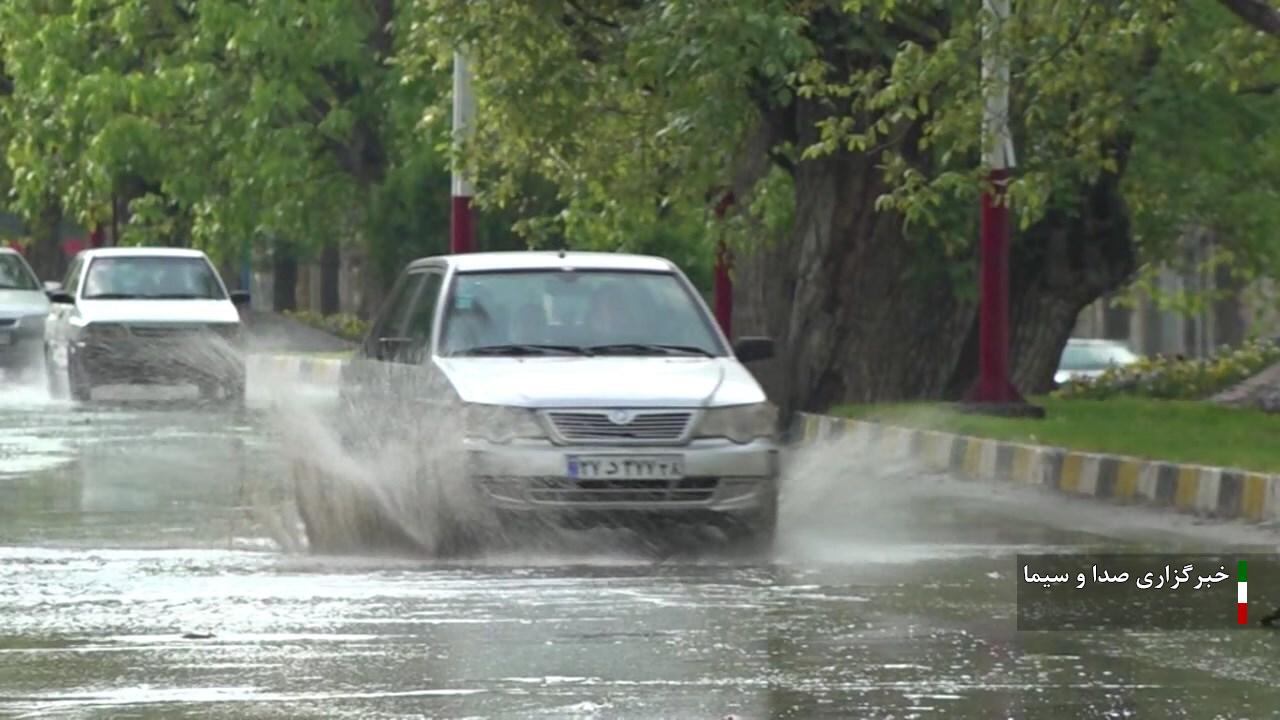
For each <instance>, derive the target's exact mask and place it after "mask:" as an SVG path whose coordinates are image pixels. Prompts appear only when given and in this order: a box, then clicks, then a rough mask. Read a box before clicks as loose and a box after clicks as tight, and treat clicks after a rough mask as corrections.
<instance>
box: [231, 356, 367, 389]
mask: <svg viewBox="0 0 1280 720" xmlns="http://www.w3.org/2000/svg"><path fill="white" fill-rule="evenodd" d="M246 364H247V366H248V371H249V372H251V373H254V374H255V375H261V374H266V375H268V376H275V377H285V378H288V379H291V380H298V381H301V382H305V383H309V384H312V385H332V386H337V384H338V382H339V380H340V379H341V377H342V367H343V365H345V364H346V361H345V360H342V359H340V358H319V357H308V356H306V355H280V354H255V355H249V356H248V358H247V360H246Z"/></svg>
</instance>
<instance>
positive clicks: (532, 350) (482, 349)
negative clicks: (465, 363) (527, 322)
mask: <svg viewBox="0 0 1280 720" xmlns="http://www.w3.org/2000/svg"><path fill="white" fill-rule="evenodd" d="M457 354H458V355H552V354H560V355H590V354H591V353H590V352H589V351H588V350H587V349H586V348H583V347H579V346H577V345H542V344H536V343H508V344H505V345H480V346H478V347H472V348H467V349H465V350H459V351H458V353H457Z"/></svg>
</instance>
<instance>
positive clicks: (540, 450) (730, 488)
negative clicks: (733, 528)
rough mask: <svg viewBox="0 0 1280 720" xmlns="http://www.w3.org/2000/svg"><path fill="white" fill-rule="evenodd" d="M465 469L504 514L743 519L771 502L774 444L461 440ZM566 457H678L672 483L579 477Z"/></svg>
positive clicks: (775, 459)
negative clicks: (716, 515) (636, 514)
mask: <svg viewBox="0 0 1280 720" xmlns="http://www.w3.org/2000/svg"><path fill="white" fill-rule="evenodd" d="M465 450H466V459H467V472H468V475H469V476H470V478H471V480H472V482H473V483H474V485H475V486H476V487H477V488H479V490H480V492H481V494H482V496H483V497H484V498H485V499H487V501H488V502H489V503H490V504H491V505H492V506H494V507H496V508H498V509H501V510H508V511H540V510H548V509H553V510H561V511H583V512H595V511H609V512H613V511H637V512H644V513H655V512H657V513H690V512H695V513H696V512H712V513H733V514H739V513H741V514H747V513H752V512H755V511H758V510H761V509H764V508H767V507H769V506H770V505H771V504H772V503H773V502H774V501H775V498H776V493H777V475H778V450H777V446H776V445H775V444H774V443H772V442H768V441H764V440H759V441H755V442H751V443H747V444H737V443H734V442H731V441H729V440H695V441H694V442H692V443H690V444H688V445H684V446H680V447H670V446H653V447H616V446H605V447H602V446H585V445H579V446H561V445H553V444H551V443H550V442H545V441H537V442H533V441H529V442H512V443H509V444H505V445H498V444H494V443H489V442H485V441H479V440H467V441H466V445H465ZM571 456H615V457H640V456H648V457H653V456H662V457H670V456H678V457H679V459H680V461H681V463H682V467H683V472H682V473H681V476H680V477H679V478H674V479H636V478H634V477H631V478H619V479H582V478H577V477H572V476H571V475H570V472H569V458H570V457H571Z"/></svg>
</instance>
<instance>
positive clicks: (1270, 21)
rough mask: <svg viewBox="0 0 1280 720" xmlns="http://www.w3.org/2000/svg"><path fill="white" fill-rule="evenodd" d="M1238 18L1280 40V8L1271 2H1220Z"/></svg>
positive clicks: (1223, 0)
mask: <svg viewBox="0 0 1280 720" xmlns="http://www.w3.org/2000/svg"><path fill="white" fill-rule="evenodd" d="M1218 2H1220V3H1222V5H1223V7H1225V8H1226V9H1228V10H1230V11H1231V12H1233V13H1235V14H1236V16H1237V17H1239V18H1240V19H1241V20H1244V21H1245V22H1247V23H1249V24H1250V25H1252V26H1254V27H1255V28H1257V29H1258V30H1261V31H1262V32H1264V33H1267V34H1268V35H1273V36H1275V37H1277V38H1280V8H1276V6H1274V5H1272V4H1271V2H1270V0H1218Z"/></svg>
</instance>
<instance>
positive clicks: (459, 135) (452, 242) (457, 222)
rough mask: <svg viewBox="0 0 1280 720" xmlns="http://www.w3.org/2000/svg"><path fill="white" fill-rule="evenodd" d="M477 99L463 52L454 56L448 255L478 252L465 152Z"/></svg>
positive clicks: (471, 135) (467, 146) (472, 132)
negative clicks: (452, 153) (451, 183)
mask: <svg viewBox="0 0 1280 720" xmlns="http://www.w3.org/2000/svg"><path fill="white" fill-rule="evenodd" d="M475 115H476V99H475V96H474V95H473V94H472V92H471V67H470V65H469V64H468V62H467V57H466V55H465V54H463V53H462V52H455V53H454V54H453V142H454V151H455V152H454V159H453V190H452V197H451V199H450V224H449V252H452V253H469V252H471V251H472V250H474V249H475V225H474V223H473V222H472V221H473V219H474V217H473V212H474V211H473V209H472V207H471V198H472V196H473V195H474V194H475V189H474V188H473V187H472V185H471V180H470V179H469V178H468V177H467V175H466V172H467V168H466V162H465V161H464V158H463V151H464V150H465V149H467V148H469V146H470V144H471V139H472V138H473V137H475Z"/></svg>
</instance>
